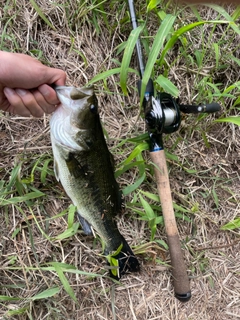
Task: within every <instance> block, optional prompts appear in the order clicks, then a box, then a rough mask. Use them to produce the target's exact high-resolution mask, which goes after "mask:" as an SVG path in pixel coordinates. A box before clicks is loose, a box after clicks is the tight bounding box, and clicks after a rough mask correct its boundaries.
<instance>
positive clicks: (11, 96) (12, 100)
mask: <svg viewBox="0 0 240 320" xmlns="http://www.w3.org/2000/svg"><path fill="white" fill-rule="evenodd" d="M3 91H4V94H5V96H6V98H7V100H8V102H9V106H8V108H7V109H5V111H7V112H10V113H13V114H18V115H21V116H23V117H30V115H31V113H30V111H29V110H28V109H27V108H26V106H25V105H24V104H23V101H22V99H21V98H20V97H19V96H18V94H17V93H16V92H15V90H13V89H11V88H6V87H5V88H4V89H3Z"/></svg>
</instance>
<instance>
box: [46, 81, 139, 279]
mask: <svg viewBox="0 0 240 320" xmlns="http://www.w3.org/2000/svg"><path fill="white" fill-rule="evenodd" d="M55 90H56V92H57V95H58V98H59V100H60V101H61V105H60V106H59V107H58V109H57V110H56V111H55V112H54V114H53V116H52V118H51V122H50V127H51V141H52V149H53V154H54V162H55V164H54V169H55V175H56V178H57V180H59V181H60V182H61V184H62V186H63V188H64V189H65V191H66V193H67V194H68V196H69V198H70V199H71V200H72V202H73V204H74V205H75V206H76V207H77V211H78V214H79V218H80V222H81V224H82V226H83V229H84V231H85V233H87V234H90V233H91V228H92V227H93V229H94V230H95V231H96V232H97V233H98V234H99V235H100V237H101V238H102V240H103V241H104V243H105V246H106V247H105V254H106V255H108V254H111V253H114V252H116V251H117V254H115V255H114V258H115V259H116V260H117V261H118V266H119V273H118V275H117V276H116V274H115V273H114V271H110V273H111V275H112V276H113V277H115V278H118V277H120V276H121V275H122V274H124V273H125V272H126V271H138V270H139V263H138V260H137V258H136V257H135V256H134V254H133V252H132V250H131V249H130V247H129V245H128V244H127V242H126V240H125V239H124V237H123V236H122V235H121V234H120V232H119V230H118V228H117V224H116V222H115V219H114V217H115V216H116V214H117V213H118V212H119V211H120V210H121V204H122V200H121V193H120V190H119V186H118V184H117V182H116V180H115V177H114V169H113V161H112V158H111V154H110V152H109V150H108V147H107V144H106V141H105V138H104V134H103V130H102V126H101V123H100V118H99V114H98V107H97V100H96V97H95V95H94V91H93V88H74V87H56V89H55ZM121 247H122V249H121V252H118V249H119V248H121Z"/></svg>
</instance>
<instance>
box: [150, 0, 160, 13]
mask: <svg viewBox="0 0 240 320" xmlns="http://www.w3.org/2000/svg"><path fill="white" fill-rule="evenodd" d="M160 2H161V0H150V1H149V4H148V6H147V12H149V11H151V10H153V9H155V8H156V6H157V5H158V4H159V3H160Z"/></svg>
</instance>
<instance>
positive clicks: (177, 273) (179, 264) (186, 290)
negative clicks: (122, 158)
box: [150, 150, 191, 302]
mask: <svg viewBox="0 0 240 320" xmlns="http://www.w3.org/2000/svg"><path fill="white" fill-rule="evenodd" d="M150 157H151V160H152V162H153V163H154V164H155V168H154V171H155V177H156V182H157V189H158V194H159V197H160V202H161V206H162V213H163V218H164V223H165V228H166V234H167V239H168V245H169V252H170V258H171V265H172V276H173V285H174V291H175V296H176V298H178V299H179V300H180V301H182V302H186V301H188V300H189V299H190V298H191V291H190V284H189V279H188V275H187V270H186V266H185V262H184V259H183V253H182V249H181V244H180V240H179V234H178V229H177V223H176V219H175V215H174V210H173V204H172V196H171V189H170V183H169V177H168V169H167V162H166V157H165V153H164V150H160V151H155V152H150Z"/></svg>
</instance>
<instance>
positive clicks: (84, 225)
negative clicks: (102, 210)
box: [77, 212, 93, 236]
mask: <svg viewBox="0 0 240 320" xmlns="http://www.w3.org/2000/svg"><path fill="white" fill-rule="evenodd" d="M77 214H78V220H79V222H80V224H81V226H82V228H83V231H84V233H85V234H86V235H87V236H92V235H93V232H92V226H91V225H90V223H89V222H88V221H87V220H86V219H84V218H83V217H82V216H81V214H80V213H79V212H78V213H77Z"/></svg>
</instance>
